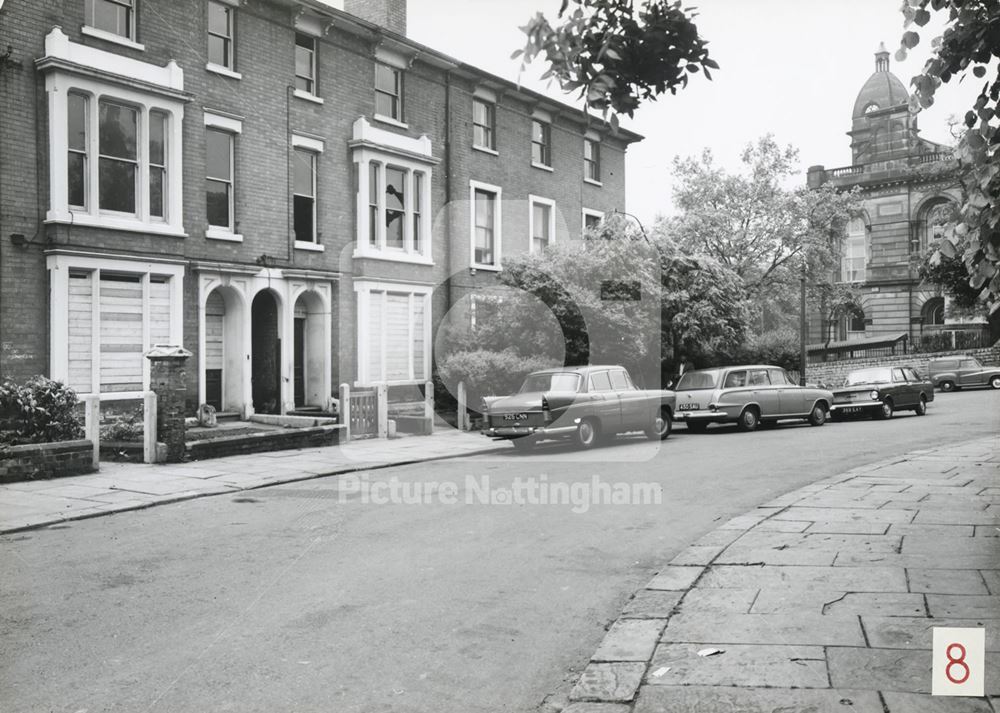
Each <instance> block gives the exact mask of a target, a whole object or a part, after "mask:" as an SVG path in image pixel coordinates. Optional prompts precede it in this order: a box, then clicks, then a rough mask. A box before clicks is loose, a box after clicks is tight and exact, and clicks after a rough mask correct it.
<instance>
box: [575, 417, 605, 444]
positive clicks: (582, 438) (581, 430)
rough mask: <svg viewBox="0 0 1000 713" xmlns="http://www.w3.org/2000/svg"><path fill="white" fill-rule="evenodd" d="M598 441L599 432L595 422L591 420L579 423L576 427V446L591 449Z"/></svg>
mask: <svg viewBox="0 0 1000 713" xmlns="http://www.w3.org/2000/svg"><path fill="white" fill-rule="evenodd" d="M600 439H601V432H600V429H599V428H598V427H597V421H595V420H594V419H592V418H585V419H583V420H582V421H580V425H579V426H577V427H576V445H578V446H580V448H584V449H586V448H593V447H594V446H596V445H597V442H598V441H599V440H600Z"/></svg>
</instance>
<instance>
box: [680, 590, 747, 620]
mask: <svg viewBox="0 0 1000 713" xmlns="http://www.w3.org/2000/svg"><path fill="white" fill-rule="evenodd" d="M758 594H759V590H757V589H702V588H701V587H697V588H695V589H692V590H691V591H689V592H688V593H687V594H686V595H684V601H683V603H682V604H681V608H680V611H682V612H685V613H688V614H699V613H700V614H703V613H706V612H715V613H720V614H747V613H749V612H750V607H751V606H753V603H754V600H756V599H757V595H758Z"/></svg>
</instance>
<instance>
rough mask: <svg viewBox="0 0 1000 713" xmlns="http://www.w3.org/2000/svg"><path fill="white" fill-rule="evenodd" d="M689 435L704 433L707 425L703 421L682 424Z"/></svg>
mask: <svg viewBox="0 0 1000 713" xmlns="http://www.w3.org/2000/svg"><path fill="white" fill-rule="evenodd" d="M684 425H685V426H686V427H687V430H689V431H691V433H704V432H705V429H706V428H708V424H707V423H705V422H704V421H688V422H687V423H685V424H684Z"/></svg>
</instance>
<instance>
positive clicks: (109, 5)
mask: <svg viewBox="0 0 1000 713" xmlns="http://www.w3.org/2000/svg"><path fill="white" fill-rule="evenodd" d="M93 2H94V5H93V8H94V12H93V22H94V27H96V28H97V29H99V30H104V31H105V32H111V33H114V34H116V35H121V36H122V37H129V34H130V33H129V22H128V12H129V10H128V8H127V7H124V6H123V5H121V4H119V3H116V2H112V1H111V0H93ZM128 4H130V3H128Z"/></svg>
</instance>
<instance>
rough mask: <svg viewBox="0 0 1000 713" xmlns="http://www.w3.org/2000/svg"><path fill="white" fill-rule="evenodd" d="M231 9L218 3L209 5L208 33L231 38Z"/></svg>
mask: <svg viewBox="0 0 1000 713" xmlns="http://www.w3.org/2000/svg"><path fill="white" fill-rule="evenodd" d="M229 13H230V8H228V7H226V6H225V5H222V4H221V3H217V2H210V3H208V31H209V32H211V33H213V34H216V35H225V36H226V37H228V36H229Z"/></svg>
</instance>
